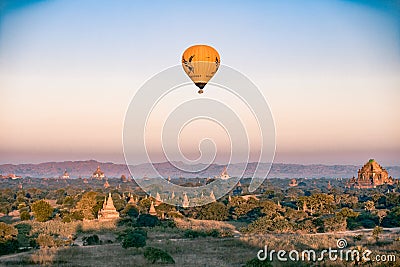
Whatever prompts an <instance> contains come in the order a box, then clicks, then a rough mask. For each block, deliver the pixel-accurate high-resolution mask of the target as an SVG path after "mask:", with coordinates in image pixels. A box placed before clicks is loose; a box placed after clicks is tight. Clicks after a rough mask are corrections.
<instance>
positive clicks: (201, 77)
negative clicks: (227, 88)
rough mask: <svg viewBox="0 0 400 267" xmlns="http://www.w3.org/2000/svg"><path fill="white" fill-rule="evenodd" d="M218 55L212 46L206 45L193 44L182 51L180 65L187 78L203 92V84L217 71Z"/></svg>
mask: <svg viewBox="0 0 400 267" xmlns="http://www.w3.org/2000/svg"><path fill="white" fill-rule="evenodd" d="M219 64H220V57H219V54H218V52H217V50H215V49H214V48H212V47H211V46H208V45H194V46H191V47H189V48H188V49H186V50H185V52H183V55H182V67H183V69H184V70H185V72H186V74H187V75H188V76H189V78H190V79H191V80H192V81H193V82H194V84H196V86H197V87H199V88H200V90H199V93H200V94H201V93H203V90H202V89H203V88H204V86H205V85H206V84H207V83H208V81H209V80H210V79H211V78H212V77H213V76H214V74H215V73H216V72H217V70H218V68H219Z"/></svg>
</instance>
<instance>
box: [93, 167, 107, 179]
mask: <svg viewBox="0 0 400 267" xmlns="http://www.w3.org/2000/svg"><path fill="white" fill-rule="evenodd" d="M104 177H105V175H104V172H103V171H102V170H101V169H100V166H97V169H96V171H95V172H94V173H93V174H92V178H96V179H100V180H101V179H103V178H104Z"/></svg>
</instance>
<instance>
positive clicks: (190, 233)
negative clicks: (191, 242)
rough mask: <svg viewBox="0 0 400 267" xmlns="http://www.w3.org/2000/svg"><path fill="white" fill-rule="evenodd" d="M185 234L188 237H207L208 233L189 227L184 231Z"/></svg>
mask: <svg viewBox="0 0 400 267" xmlns="http://www.w3.org/2000/svg"><path fill="white" fill-rule="evenodd" d="M183 236H184V237H186V238H197V237H206V236H207V233H206V232H203V231H195V230H191V229H188V230H186V231H185V232H184V233H183Z"/></svg>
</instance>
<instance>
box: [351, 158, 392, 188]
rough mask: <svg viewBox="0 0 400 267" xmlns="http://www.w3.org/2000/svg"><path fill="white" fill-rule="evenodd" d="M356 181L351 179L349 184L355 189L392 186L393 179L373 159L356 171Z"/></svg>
mask: <svg viewBox="0 0 400 267" xmlns="http://www.w3.org/2000/svg"><path fill="white" fill-rule="evenodd" d="M357 176H358V177H357V179H355V178H354V177H353V179H351V184H352V185H353V186H354V187H355V188H375V187H376V186H379V185H384V184H389V185H392V184H393V178H392V177H389V175H388V172H387V171H386V170H385V169H384V168H382V167H381V165H379V164H378V162H376V161H375V160H374V159H370V160H369V161H368V162H367V163H366V164H365V165H364V166H363V167H362V168H361V169H359V170H358V175H357Z"/></svg>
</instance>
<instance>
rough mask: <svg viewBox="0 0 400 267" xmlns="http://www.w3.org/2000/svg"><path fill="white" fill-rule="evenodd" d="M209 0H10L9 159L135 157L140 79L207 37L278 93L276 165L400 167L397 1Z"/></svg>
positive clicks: (5, 159) (270, 92)
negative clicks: (131, 138)
mask: <svg viewBox="0 0 400 267" xmlns="http://www.w3.org/2000/svg"><path fill="white" fill-rule="evenodd" d="M199 5H200V4H199V3H198V2H194V1H168V2H167V1H127V0H121V1H102V0H101V1H94V0H86V1H79V3H78V1H68V0H49V1H22V0H19V1H15V2H12V1H4V2H3V4H2V5H0V8H1V9H0V10H1V11H0V100H1V102H0V129H1V130H0V163H28V162H33V163H36V162H43V161H61V160H83V159H97V160H100V161H112V162H123V161H124V159H123V152H122V128H123V120H124V116H125V111H126V109H127V107H128V105H129V102H130V100H131V98H132V97H133V95H134V94H135V92H136V90H137V89H138V88H139V87H140V86H141V85H142V84H143V83H144V82H145V81H146V80H147V79H149V78H150V77H151V76H153V75H155V74H156V73H158V72H159V71H161V70H163V69H165V68H167V67H170V66H173V65H176V64H179V63H180V57H181V54H182V52H183V51H184V50H185V49H186V48H187V47H188V46H190V45H192V44H197V43H206V44H209V45H212V46H213V47H215V48H216V49H217V50H218V51H219V53H220V56H221V62H222V63H223V64H225V65H228V66H231V67H233V68H235V69H237V70H239V71H240V72H242V73H243V74H245V75H247V76H248V77H249V78H250V79H251V80H252V81H253V82H254V83H255V84H256V85H257V86H258V87H259V88H260V89H261V91H262V92H263V94H264V95H265V97H266V99H267V100H268V102H269V104H270V107H271V110H272V113H273V115H274V118H275V124H276V138H277V151H276V159H275V161H276V162H286V163H305V164H311V163H325V164H347V163H350V164H362V163H364V162H366V161H367V160H368V159H369V158H375V159H377V160H378V162H380V163H382V164H383V165H400V138H399V136H400V103H399V100H400V75H399V74H400V5H399V2H398V1H333V0H332V1H321V0H314V1H313V0H309V1H301V3H300V1H285V0H283V1H242V2H239V1H218V2H217V3H216V2H215V1H202V3H201V5H200V6H199ZM194 90H195V89H194ZM138 163H139V162H138Z"/></svg>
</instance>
